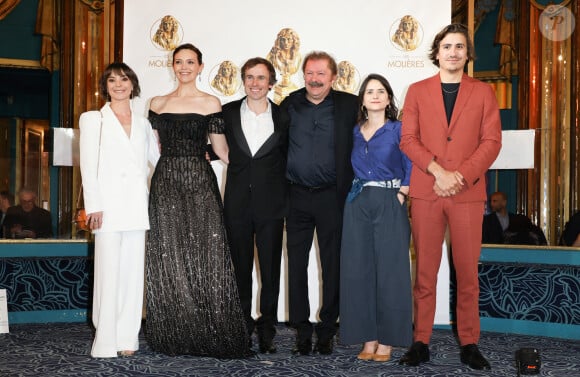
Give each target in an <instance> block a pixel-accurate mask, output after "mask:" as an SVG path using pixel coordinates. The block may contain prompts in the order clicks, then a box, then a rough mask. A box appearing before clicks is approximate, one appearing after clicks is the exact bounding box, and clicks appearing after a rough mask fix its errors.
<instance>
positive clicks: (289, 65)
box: [266, 28, 302, 103]
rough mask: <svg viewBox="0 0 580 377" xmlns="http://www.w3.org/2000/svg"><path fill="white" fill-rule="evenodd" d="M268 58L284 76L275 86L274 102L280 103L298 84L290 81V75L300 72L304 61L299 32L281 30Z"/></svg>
mask: <svg viewBox="0 0 580 377" xmlns="http://www.w3.org/2000/svg"><path fill="white" fill-rule="evenodd" d="M266 59H268V60H269V61H270V62H271V63H272V65H273V66H274V68H276V70H277V71H278V72H279V73H280V76H281V77H282V78H281V80H280V81H279V82H278V84H276V85H275V86H274V102H276V103H280V102H282V100H283V99H284V97H286V96H287V95H288V94H289V93H290V92H292V91H294V90H296V89H297V86H296V85H295V84H294V83H292V81H290V76H292V75H293V74H295V73H296V72H298V70H299V69H300V63H301V62H302V55H300V37H299V36H298V34H297V33H296V32H295V31H294V30H292V29H290V28H284V29H282V30H280V31H279V32H278V35H277V36H276V40H275V41H274V46H273V47H272V49H271V50H270V52H269V53H268V56H267V57H266Z"/></svg>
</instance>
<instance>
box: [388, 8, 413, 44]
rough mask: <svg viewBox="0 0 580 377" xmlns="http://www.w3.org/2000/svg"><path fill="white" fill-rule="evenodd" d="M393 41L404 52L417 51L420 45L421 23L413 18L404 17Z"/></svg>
mask: <svg viewBox="0 0 580 377" xmlns="http://www.w3.org/2000/svg"><path fill="white" fill-rule="evenodd" d="M391 40H392V41H393V42H394V43H395V44H396V45H397V46H399V47H401V49H402V50H403V51H413V50H415V49H416V48H417V46H418V45H419V22H418V21H417V20H416V19H415V18H414V17H413V16H410V15H406V16H403V18H401V21H400V22H399V27H398V28H397V31H395V34H393V37H392V38H391Z"/></svg>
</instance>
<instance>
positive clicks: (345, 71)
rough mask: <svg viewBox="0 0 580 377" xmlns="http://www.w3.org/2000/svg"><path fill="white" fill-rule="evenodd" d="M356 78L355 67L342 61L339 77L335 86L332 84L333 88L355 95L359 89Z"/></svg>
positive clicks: (339, 65)
mask: <svg viewBox="0 0 580 377" xmlns="http://www.w3.org/2000/svg"><path fill="white" fill-rule="evenodd" d="M355 76H356V69H355V68H354V65H353V64H352V63H351V62H349V61H347V60H343V61H341V62H340V63H338V77H337V78H336V81H335V82H334V84H332V88H333V89H335V90H342V91H343V92H348V93H354V92H355V91H356V87H357V83H356V77H355Z"/></svg>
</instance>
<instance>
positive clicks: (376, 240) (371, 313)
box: [340, 74, 412, 361]
mask: <svg viewBox="0 0 580 377" xmlns="http://www.w3.org/2000/svg"><path fill="white" fill-rule="evenodd" d="M359 101H360V104H361V107H360V111H359V120H358V124H357V125H356V127H354V131H353V133H354V134H353V136H354V137H353V150H352V155H351V162H352V167H353V170H354V174H355V179H354V181H353V184H352V188H351V191H350V193H349V194H348V197H347V200H346V204H345V208H344V222H343V231H342V249H341V260H340V265H341V270H340V339H341V342H342V343H345V344H356V343H363V348H362V350H361V352H360V354H359V355H358V358H359V359H360V360H374V361H388V360H389V359H390V356H391V349H392V346H406V345H407V344H409V342H411V341H412V304H411V276H410V262H409V240H410V226H409V219H408V216H407V204H406V199H407V194H408V192H409V179H410V176H411V161H410V160H409V159H408V158H407V156H405V155H404V154H403V152H401V150H400V149H399V141H400V140H401V122H400V121H398V120H397V113H398V109H397V106H396V105H395V99H394V97H393V89H392V88H391V86H390V84H389V82H388V81H387V80H386V79H385V78H384V77H383V76H381V75H378V74H371V75H369V76H368V77H367V78H366V79H365V80H364V81H363V83H362V84H361V89H360V91H359Z"/></svg>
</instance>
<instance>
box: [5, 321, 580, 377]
mask: <svg viewBox="0 0 580 377" xmlns="http://www.w3.org/2000/svg"><path fill="white" fill-rule="evenodd" d="M91 340H92V328H91V327H90V326H89V325H88V324H86V323H54V324H45V325H39V324H30V325H12V326H11V327H10V333H9V334H0V376H2V377H8V376H10V377H12V376H75V377H77V376H99V377H100V376H115V377H122V376H163V377H170V376H200V377H202V376H203V377H208V376H220V377H222V376H235V377H245V376H260V377H266V376H288V377H299V376H300V377H303V376H311V377H319V376H335V377H339V376H344V377H347V376H349V377H350V376H385V377H386V376H437V377H443V376H516V375H517V372H516V368H515V360H514V359H515V357H514V354H515V351H516V350H518V349H519V348H521V347H536V348H538V349H539V350H540V355H541V358H542V367H541V373H540V374H539V375H540V376H554V377H567V376H580V342H578V341H571V340H561V339H554V338H545V337H530V336H523V335H507V334H500V333H484V334H482V337H481V341H480V349H481V350H482V352H483V354H484V355H486V356H487V357H488V360H489V361H490V362H491V365H492V370H491V371H486V372H481V371H473V370H471V369H469V368H468V367H466V366H464V365H463V364H461V362H460V361H459V348H458V346H457V344H456V341H455V338H454V336H453V333H452V332H451V331H450V330H435V332H434V334H433V339H432V342H431V346H430V348H431V353H432V357H431V361H430V362H428V363H425V364H423V365H421V366H420V367H403V366H400V365H398V363H397V362H398V359H399V357H400V356H401V355H402V353H403V352H404V351H405V350H404V349H402V348H395V349H394V350H393V359H392V360H391V361H389V362H387V363H376V362H372V361H359V360H357V359H356V355H357V354H358V352H359V350H360V347H359V346H343V345H338V346H337V347H336V349H335V352H334V353H333V354H332V355H330V356H319V355H317V356H300V357H298V356H293V355H291V354H290V349H291V348H292V344H293V340H294V333H293V331H292V330H291V329H289V328H288V327H286V326H284V325H280V326H278V336H277V337H276V341H277V345H278V353H277V354H274V355H261V354H257V355H256V356H253V357H251V358H248V359H245V360H218V359H213V358H201V357H193V356H180V357H168V356H165V355H161V354H156V353H153V352H152V351H151V350H149V348H148V347H147V343H146V342H145V340H144V339H143V338H141V340H140V347H141V349H140V351H139V352H138V353H137V354H136V355H135V356H133V357H128V358H115V359H92V358H91V357H90V356H89V350H90V344H91ZM254 341H256V339H254Z"/></svg>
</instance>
